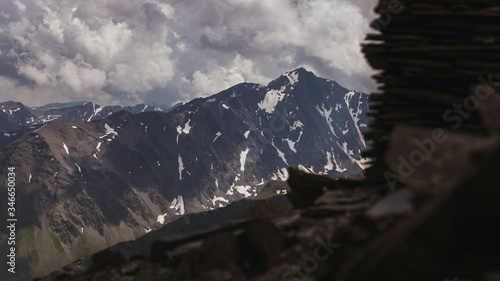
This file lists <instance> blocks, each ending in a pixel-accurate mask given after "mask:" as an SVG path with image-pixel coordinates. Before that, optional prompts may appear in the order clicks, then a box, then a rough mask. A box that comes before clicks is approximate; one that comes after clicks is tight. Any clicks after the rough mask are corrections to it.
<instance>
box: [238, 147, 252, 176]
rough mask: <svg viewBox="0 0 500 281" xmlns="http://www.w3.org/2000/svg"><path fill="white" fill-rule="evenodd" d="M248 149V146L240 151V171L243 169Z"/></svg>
mask: <svg viewBox="0 0 500 281" xmlns="http://www.w3.org/2000/svg"><path fill="white" fill-rule="evenodd" d="M249 151H250V148H247V149H245V150H243V151H242V152H241V153H240V170H241V171H242V172H244V171H245V163H246V161H247V155H248V152H249Z"/></svg>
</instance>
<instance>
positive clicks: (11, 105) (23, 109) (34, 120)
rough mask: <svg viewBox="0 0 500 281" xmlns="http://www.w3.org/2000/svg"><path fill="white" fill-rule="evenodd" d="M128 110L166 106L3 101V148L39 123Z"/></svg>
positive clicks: (0, 139)
mask: <svg viewBox="0 0 500 281" xmlns="http://www.w3.org/2000/svg"><path fill="white" fill-rule="evenodd" d="M120 110H127V111H129V112H131V113H140V112H148V111H165V112H167V111H168V110H169V109H167V107H165V106H161V107H155V106H151V105H146V104H138V105H135V106H100V105H98V104H94V103H92V102H88V101H81V102H70V103H51V104H47V105H44V106H40V107H32V108H30V107H27V106H25V105H24V104H22V103H20V102H13V101H8V102H3V103H0V147H2V146H4V145H6V144H7V143H9V142H11V141H13V140H15V139H16V138H17V137H19V135H20V134H21V133H22V132H23V131H26V129H28V128H29V127H33V126H39V125H41V124H45V123H47V122H50V121H54V120H57V121H62V122H73V121H93V120H99V119H103V118H105V117H107V116H109V115H111V114H112V113H114V112H117V111H120Z"/></svg>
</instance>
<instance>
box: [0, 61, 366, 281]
mask: <svg viewBox="0 0 500 281" xmlns="http://www.w3.org/2000/svg"><path fill="white" fill-rule="evenodd" d="M16 106H19V108H20V110H18V111H16V112H21V111H22V112H26V116H25V117H23V118H24V119H22V118H21V117H19V120H18V121H22V120H31V119H30V118H31V116H30V115H29V114H30V113H32V112H33V110H32V109H27V108H22V107H21V105H19V104H17V105H16ZM78 106H79V107H81V110H80V111H78V112H79V113H81V114H80V115H78V118H77V117H75V116H76V115H71V114H69V113H68V114H63V112H66V111H65V110H67V109H66V108H62V109H61V108H57V109H53V110H59V111H58V112H59V113H58V114H55V113H53V115H61V117H59V118H60V119H58V120H57V121H50V122H45V123H44V124H43V125H41V126H38V127H37V128H34V129H29V127H28V128H27V129H25V131H24V132H22V134H21V136H19V137H18V138H17V139H16V140H14V141H12V142H10V143H9V144H7V145H6V146H5V147H3V148H2V149H1V150H0V163H1V164H0V166H1V167H0V169H1V172H0V173H1V174H0V180H5V176H6V175H5V173H4V171H7V167H10V166H12V167H15V168H16V182H17V200H18V202H20V203H19V204H18V208H19V210H18V215H19V217H22V218H24V219H23V221H22V222H20V224H22V225H20V226H19V227H20V228H22V229H23V231H24V232H25V233H26V235H25V236H23V237H29V239H30V241H35V243H19V244H20V245H21V246H19V256H21V257H25V258H36V259H37V261H38V262H37V263H33V262H27V263H26V264H23V265H22V266H24V267H25V269H26V271H27V272H33V273H35V274H45V273H48V272H50V271H51V270H53V269H56V268H58V267H61V266H63V265H64V264H66V263H68V262H70V261H72V260H74V259H76V258H79V257H81V256H83V255H87V254H90V253H93V252H95V251H98V250H101V249H103V248H106V247H109V246H110V245H112V244H115V243H117V242H120V241H124V240H130V239H134V238H136V237H138V236H140V235H142V234H144V233H146V232H148V231H150V230H152V229H155V228H158V227H160V226H161V225H163V224H165V223H167V222H169V221H172V220H173V219H174V218H176V217H178V216H179V215H183V214H186V213H189V212H200V211H206V210H212V209H214V208H218V207H221V206H226V205H227V204H229V203H230V202H233V201H236V200H239V199H242V198H247V197H252V196H255V195H257V194H258V193H259V192H260V191H261V190H262V188H263V187H264V185H265V183H267V182H268V181H270V180H278V179H281V180H285V179H286V177H287V168H288V167H289V166H299V167H303V169H308V170H310V171H313V172H317V173H325V174H329V175H331V176H335V177H345V176H352V175H357V174H360V173H361V172H362V167H361V162H360V151H361V150H363V149H364V148H365V143H364V141H363V139H362V137H361V133H360V132H361V131H363V129H364V128H366V126H367V123H368V118H367V111H368V102H367V95H366V94H364V93H361V92H356V91H350V90H347V89H345V88H344V87H342V86H340V85H339V84H338V83H337V82H335V81H331V80H327V79H322V78H318V77H316V76H315V75H314V74H313V73H311V72H308V71H306V70H305V69H303V68H300V69H297V70H294V71H292V72H289V73H286V74H284V75H282V76H281V77H279V78H278V79H276V80H274V81H272V82H271V83H269V85H267V86H263V85H259V84H250V83H242V84H239V85H236V86H234V87H232V88H229V89H227V90H225V91H222V92H220V93H218V94H216V95H213V96H211V97H207V98H198V99H195V100H193V101H191V102H189V103H186V104H184V105H180V106H178V107H176V108H174V109H173V110H171V111H170V112H161V111H155V110H153V111H149V112H146V111H147V110H145V109H146V108H144V111H145V112H141V113H139V114H133V113H130V112H128V111H124V110H122V111H118V112H115V113H112V114H108V113H109V112H111V109H110V111H104V110H101V111H99V112H97V110H96V109H95V108H94V105H92V104H90V103H87V104H83V105H78ZM5 110H6V111H8V113H7V112H5V114H10V116H16V115H14V114H13V113H14V112H13V113H12V114H11V113H10V110H11V109H10V108H8V109H5ZM68 112H69V111H68ZM71 112H73V113H74V112H75V111H74V110H73V111H71ZM101 112H102V114H101ZM100 114H101V115H100ZM62 116H65V117H64V118H63V117H62ZM82 116H84V117H83V118H82ZM95 116H102V117H104V118H103V119H100V120H95V121H72V122H61V121H71V120H82V119H83V120H94V119H95V118H94V117H95ZM16 118H17V117H16ZM71 118H75V119H71ZM76 118H77V119H76ZM11 120H12V118H11ZM38 120H40V119H38ZM4 198H5V197H2V199H1V200H2V202H1V203H2V204H4V203H5V205H6V204H7V202H4V201H5V200H6V199H4ZM21 202H22V203H21ZM0 219H2V220H4V219H6V218H5V214H4V213H0ZM3 238H5V237H0V240H2V239H3ZM20 239H28V238H20ZM1 245H2V246H0V247H3V246H4V245H6V243H1Z"/></svg>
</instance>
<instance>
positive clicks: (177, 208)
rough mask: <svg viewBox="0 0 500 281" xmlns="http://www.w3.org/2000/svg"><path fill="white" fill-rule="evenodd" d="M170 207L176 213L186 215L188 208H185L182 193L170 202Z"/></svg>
mask: <svg viewBox="0 0 500 281" xmlns="http://www.w3.org/2000/svg"><path fill="white" fill-rule="evenodd" d="M170 209H173V210H174V214H176V215H184V213H185V212H186V210H185V209H184V198H183V197H182V195H178V196H177V198H174V200H173V201H172V203H171V204H170Z"/></svg>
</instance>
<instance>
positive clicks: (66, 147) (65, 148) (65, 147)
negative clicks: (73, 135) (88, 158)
mask: <svg viewBox="0 0 500 281" xmlns="http://www.w3.org/2000/svg"><path fill="white" fill-rule="evenodd" d="M63 148H64V151H66V154H68V155H69V149H68V146H67V145H66V144H65V143H64V142H63Z"/></svg>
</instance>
